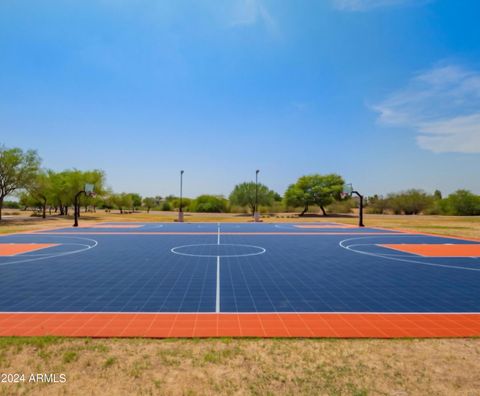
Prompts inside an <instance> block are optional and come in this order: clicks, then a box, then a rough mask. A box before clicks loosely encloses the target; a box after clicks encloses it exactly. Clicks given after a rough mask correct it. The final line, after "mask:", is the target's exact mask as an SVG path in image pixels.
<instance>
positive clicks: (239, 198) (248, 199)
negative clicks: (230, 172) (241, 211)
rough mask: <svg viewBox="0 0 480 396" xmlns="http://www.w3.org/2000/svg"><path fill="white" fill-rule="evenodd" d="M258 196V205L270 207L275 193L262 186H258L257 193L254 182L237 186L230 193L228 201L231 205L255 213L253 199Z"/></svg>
mask: <svg viewBox="0 0 480 396" xmlns="http://www.w3.org/2000/svg"><path fill="white" fill-rule="evenodd" d="M256 195H258V205H271V204H272V202H273V201H274V198H275V192H274V191H272V190H270V189H269V188H268V187H267V186H265V185H264V184H260V183H259V184H258V193H257V192H256V186H255V183H254V182H245V183H241V184H237V185H236V186H235V188H234V189H233V191H232V192H231V193H230V196H229V200H230V202H231V203H232V204H233V205H238V206H242V207H245V206H246V207H248V208H250V210H251V212H252V213H254V212H255V197H256Z"/></svg>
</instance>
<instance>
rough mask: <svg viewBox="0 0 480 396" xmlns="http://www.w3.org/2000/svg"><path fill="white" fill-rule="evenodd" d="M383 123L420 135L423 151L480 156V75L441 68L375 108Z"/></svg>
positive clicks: (470, 71)
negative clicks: (475, 154)
mask: <svg viewBox="0 0 480 396" xmlns="http://www.w3.org/2000/svg"><path fill="white" fill-rule="evenodd" d="M373 109H374V110H375V111H377V112H378V113H379V118H378V120H379V122H380V123H383V124H385V125H392V126H403V127H408V128H411V129H414V130H415V131H417V143H418V145H419V146H420V147H422V148H424V149H426V150H430V151H433V152H436V153H445V152H459V153H480V72H478V71H473V70H469V69H466V68H464V67H461V66H458V65H452V64H450V65H440V66H437V67H434V68H433V69H431V70H429V71H426V72H423V73H420V74H418V75H416V76H415V77H414V78H413V79H412V80H411V81H410V82H409V83H408V84H407V87H406V88H404V89H402V90H400V91H397V92H394V93H393V94H391V95H390V96H389V97H388V98H387V99H385V100H384V101H383V102H382V103H380V104H377V105H375V106H373Z"/></svg>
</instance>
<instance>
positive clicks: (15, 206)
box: [3, 201, 20, 209]
mask: <svg viewBox="0 0 480 396" xmlns="http://www.w3.org/2000/svg"><path fill="white" fill-rule="evenodd" d="M3 207H4V208H5V209H20V203H19V202H16V201H5V202H3Z"/></svg>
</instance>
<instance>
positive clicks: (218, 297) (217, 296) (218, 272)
mask: <svg viewBox="0 0 480 396" xmlns="http://www.w3.org/2000/svg"><path fill="white" fill-rule="evenodd" d="M215 297H216V298H215V312H216V313H219V312H220V256H217V292H216V296H215Z"/></svg>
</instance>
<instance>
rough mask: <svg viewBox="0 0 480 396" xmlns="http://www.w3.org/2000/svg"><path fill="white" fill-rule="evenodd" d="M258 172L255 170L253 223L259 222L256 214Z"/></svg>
mask: <svg viewBox="0 0 480 396" xmlns="http://www.w3.org/2000/svg"><path fill="white" fill-rule="evenodd" d="M259 172H260V170H259V169H257V170H256V171H255V210H254V211H253V218H254V221H256V222H257V221H259V219H260V216H259V213H258V174H259Z"/></svg>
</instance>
